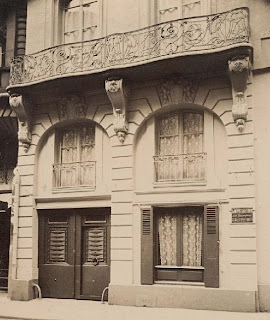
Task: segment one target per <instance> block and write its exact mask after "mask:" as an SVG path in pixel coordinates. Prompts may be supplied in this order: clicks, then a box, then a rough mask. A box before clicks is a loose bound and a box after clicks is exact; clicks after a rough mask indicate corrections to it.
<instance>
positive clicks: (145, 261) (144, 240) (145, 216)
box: [141, 208, 154, 284]
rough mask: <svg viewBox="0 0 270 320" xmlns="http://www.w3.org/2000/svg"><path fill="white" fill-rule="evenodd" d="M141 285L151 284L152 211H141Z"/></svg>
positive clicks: (150, 209)
mask: <svg viewBox="0 0 270 320" xmlns="http://www.w3.org/2000/svg"><path fill="white" fill-rule="evenodd" d="M141 259H142V260H141V283H142V284H153V276H154V275H153V209H152V208H146V209H142V234H141Z"/></svg>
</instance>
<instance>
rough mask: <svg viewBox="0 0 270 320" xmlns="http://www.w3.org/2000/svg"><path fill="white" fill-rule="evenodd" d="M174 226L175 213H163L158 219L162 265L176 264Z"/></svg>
mask: <svg viewBox="0 0 270 320" xmlns="http://www.w3.org/2000/svg"><path fill="white" fill-rule="evenodd" d="M176 226H177V220H176V216H175V215H171V214H163V215H161V216H159V219H158V236H159V250H160V251H159V256H160V264H161V265H162V266H176V264H177V256H176Z"/></svg>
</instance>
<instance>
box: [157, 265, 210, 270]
mask: <svg viewBox="0 0 270 320" xmlns="http://www.w3.org/2000/svg"><path fill="white" fill-rule="evenodd" d="M155 268H157V269H189V270H204V267H190V266H155Z"/></svg>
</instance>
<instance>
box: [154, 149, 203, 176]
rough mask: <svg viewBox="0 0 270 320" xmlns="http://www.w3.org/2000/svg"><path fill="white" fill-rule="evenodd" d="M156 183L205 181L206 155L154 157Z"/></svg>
mask: <svg viewBox="0 0 270 320" xmlns="http://www.w3.org/2000/svg"><path fill="white" fill-rule="evenodd" d="M154 168H155V181H156V182H180V181H183V182H185V181H194V182H197V181H205V180H206V153H193V154H179V155H171V156H154Z"/></svg>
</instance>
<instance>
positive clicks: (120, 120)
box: [105, 79, 128, 143]
mask: <svg viewBox="0 0 270 320" xmlns="http://www.w3.org/2000/svg"><path fill="white" fill-rule="evenodd" d="M105 90H106V92H107V95H108V97H109V99H110V101H111V104H112V107H113V115H114V131H115V133H116V134H117V136H118V139H119V141H120V142H121V143H124V141H125V137H126V134H127V132H128V122H127V118H126V106H127V90H125V88H124V85H123V79H118V80H115V79H113V80H112V79H109V80H106V81H105Z"/></svg>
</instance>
